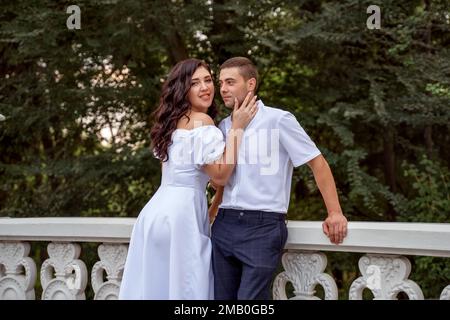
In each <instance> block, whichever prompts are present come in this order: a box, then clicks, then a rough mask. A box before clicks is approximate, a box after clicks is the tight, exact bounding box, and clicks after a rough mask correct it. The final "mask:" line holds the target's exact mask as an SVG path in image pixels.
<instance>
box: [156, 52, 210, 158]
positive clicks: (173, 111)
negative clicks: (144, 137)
mask: <svg viewBox="0 0 450 320" xmlns="http://www.w3.org/2000/svg"><path fill="white" fill-rule="evenodd" d="M199 67H205V69H206V70H208V72H209V73H210V74H211V69H210V68H209V66H208V65H207V64H206V62H204V61H202V60H199V59H186V60H183V61H180V62H178V63H177V64H176V65H175V66H174V67H173V68H172V70H171V71H170V73H169V75H168V77H167V80H166V81H165V82H164V84H163V87H162V90H161V98H160V100H159V106H158V108H156V110H155V111H154V112H153V113H152V117H153V118H154V123H153V126H152V129H151V132H150V137H151V141H152V145H151V148H152V149H153V154H154V155H155V156H156V157H157V158H159V159H160V160H161V161H163V162H164V161H167V160H169V154H168V149H169V146H170V145H171V144H172V133H173V132H174V131H175V129H176V128H177V123H178V120H180V119H181V118H182V117H183V116H184V115H186V116H187V113H188V111H189V109H190V108H191V103H190V102H189V99H188V93H189V89H190V88H191V82H192V81H191V80H192V75H193V74H194V72H195V71H196V70H197V69H198V68H199ZM211 75H212V74H211ZM208 115H209V116H210V117H211V118H213V119H214V118H215V117H216V115H217V107H216V104H215V101H214V100H213V101H212V104H211V106H210V107H209V108H208ZM188 119H189V117H188ZM189 120H190V119H189Z"/></svg>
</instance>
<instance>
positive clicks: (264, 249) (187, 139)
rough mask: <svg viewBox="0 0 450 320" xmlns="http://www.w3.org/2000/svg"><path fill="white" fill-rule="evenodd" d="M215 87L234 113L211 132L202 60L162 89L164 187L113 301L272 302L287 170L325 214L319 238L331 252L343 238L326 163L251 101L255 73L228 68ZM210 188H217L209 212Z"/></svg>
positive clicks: (283, 115)
mask: <svg viewBox="0 0 450 320" xmlns="http://www.w3.org/2000/svg"><path fill="white" fill-rule="evenodd" d="M219 85H220V95H221V97H222V99H223V102H224V105H225V106H226V107H227V108H228V109H230V110H231V114H230V116H229V117H227V118H225V119H224V120H222V121H221V122H220V124H219V126H218V127H216V126H215V123H214V117H215V115H216V106H215V103H214V91H215V89H214V80H213V76H212V74H211V70H210V68H209V66H208V65H207V64H206V63H205V62H203V61H201V60H197V59H187V60H184V61H181V62H179V63H178V64H177V65H176V66H175V67H173V69H172V70H171V72H170V73H169V76H168V78H167V80H166V82H165V83H164V85H163V88H162V94H161V98H160V103H159V107H158V108H157V110H156V111H155V114H154V116H155V124H154V125H153V127H152V130H151V139H152V147H153V153H154V155H155V156H156V157H157V158H158V159H160V160H161V163H162V178H161V185H160V187H159V188H158V190H157V192H156V193H155V194H154V195H153V197H152V198H151V199H150V200H149V202H148V203H147V204H146V205H145V207H144V208H143V209H142V211H141V212H140V214H139V216H138V218H137V220H136V223H135V225H134V227H133V231H132V234H131V239H130V245H129V250H128V256H127V259H126V263H125V267H124V273H123V278H122V283H121V287H120V293H119V299H133V300H135V299H152V300H154V299H155V300H166V299H171V300H172V299H174V300H184V299H189V300H197V299H201V300H206V299H217V300H250V299H252V300H253V299H258V300H266V299H270V283H271V280H272V277H273V275H274V272H275V270H276V268H277V266H278V264H279V262H280V258H281V253H282V250H283V247H284V245H285V243H286V240H287V227H286V213H287V209H288V204H289V197H290V189H291V180H292V172H293V168H294V167H298V166H301V165H303V164H307V165H308V166H309V167H310V168H311V169H312V171H313V174H314V178H315V181H316V183H317V186H318V188H319V190H320V192H321V194H322V197H323V200H324V203H325V206H326V208H327V212H328V216H327V218H326V219H325V221H324V223H323V232H324V233H325V234H326V235H327V236H328V237H329V239H330V241H331V242H333V243H335V244H339V243H341V242H342V241H343V239H344V237H345V236H346V234H347V220H346V218H345V217H344V215H343V214H342V210H341V207H340V204H339V200H338V196H337V191H336V186H335V183H334V179H333V175H332V173H331V170H330V168H329V166H328V163H327V162H326V160H325V159H324V157H323V156H322V155H321V152H320V151H319V149H318V148H317V147H316V145H315V144H314V142H313V141H312V140H311V139H310V137H309V136H308V135H307V134H306V132H305V131H304V130H303V128H302V127H301V126H300V124H299V123H298V121H297V120H296V118H295V117H294V116H293V115H292V114H291V113H289V112H287V111H283V110H281V109H276V108H271V107H269V106H265V105H264V104H263V102H262V101H261V100H260V99H257V96H256V91H257V88H258V85H259V77H258V71H257V69H256V67H255V65H254V64H253V63H252V62H251V61H250V60H249V59H247V58H244V57H235V58H231V59H229V60H227V61H225V62H224V63H223V64H222V65H221V66H220V74H219ZM268 159H269V161H267V160H268ZM271 159H272V160H273V159H275V160H274V161H275V162H276V165H275V166H273V163H270V162H271V161H270V160H271ZM268 164H269V165H270V166H271V167H270V168H267V166H268ZM274 168H275V169H274ZM209 181H211V183H212V184H213V185H214V186H215V188H216V194H215V196H214V199H213V202H212V204H211V206H210V208H208V202H207V198H206V193H205V191H206V187H207V184H208V182H209ZM211 222H212V225H211V224H210V223H211Z"/></svg>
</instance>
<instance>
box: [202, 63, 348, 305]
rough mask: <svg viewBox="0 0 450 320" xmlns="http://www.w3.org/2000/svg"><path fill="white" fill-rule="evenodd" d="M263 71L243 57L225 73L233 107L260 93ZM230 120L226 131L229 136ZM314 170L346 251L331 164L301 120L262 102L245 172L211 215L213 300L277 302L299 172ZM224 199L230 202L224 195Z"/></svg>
mask: <svg viewBox="0 0 450 320" xmlns="http://www.w3.org/2000/svg"><path fill="white" fill-rule="evenodd" d="M258 80H259V79H258V71H257V69H256V67H255V66H254V65H253V63H252V62H251V61H250V60H249V59H247V58H244V57H235V58H231V59H229V60H227V61H225V62H224V63H223V64H222V65H221V67H220V75H219V83H220V94H221V96H222V99H223V101H224V104H225V106H226V107H227V108H230V109H232V108H233V106H234V104H235V98H237V100H238V102H239V104H241V103H242V102H243V101H244V99H245V98H246V96H247V95H248V92H252V93H253V94H255V92H256V90H257V87H258V84H259V83H258ZM230 127H231V116H229V117H227V118H225V119H224V120H222V122H221V123H220V124H219V128H220V129H221V130H222V132H223V133H224V135H226V134H227V132H228V130H229V129H230ZM305 163H306V164H308V166H309V167H310V168H311V169H312V171H313V173H314V178H315V180H316V183H317V186H318V188H319V190H320V192H321V194H322V197H323V200H324V202H325V205H326V208H327V211H328V217H327V218H326V219H325V221H324V223H323V231H324V233H325V234H326V235H327V236H328V237H329V238H330V240H331V242H333V243H335V244H339V243H341V242H342V241H343V239H344V237H345V236H346V234H347V219H346V218H345V217H344V215H343V214H342V210H341V207H340V204H339V200H338V196H337V191H336V186H335V183H334V179H333V175H332V173H331V170H330V167H329V166H328V163H327V162H326V160H325V159H324V157H323V156H322V155H321V153H320V151H319V150H318V149H317V147H316V145H315V144H314V142H312V140H311V139H310V138H309V136H308V135H307V134H306V132H305V131H304V130H303V128H302V127H301V126H300V124H299V123H298V122H297V120H296V119H295V117H294V116H293V115H292V114H291V113H289V112H286V111H283V110H280V109H275V108H271V107H268V106H265V105H264V103H263V102H262V101H261V100H259V101H258V111H257V113H256V115H255V118H254V119H253V120H252V121H251V122H250V123H249V125H248V126H247V128H246V130H245V131H244V138H243V140H242V144H241V146H240V150H239V158H238V165H237V166H236V169H235V172H234V173H233V175H232V177H231V179H230V180H229V182H228V184H227V185H226V186H225V187H224V188H223V189H222V188H218V190H217V194H216V197H215V198H216V199H215V201H214V203H213V205H212V207H211V208H210V212H214V211H215V210H214V209H215V206H217V205H218V204H219V203H220V201H221V204H220V208H219V209H218V213H217V216H216V217H215V220H214V224H213V226H212V235H211V240H212V245H213V258H212V260H213V270H214V286H215V289H214V293H215V299H218V300H236V299H239V300H249V299H270V296H271V295H270V282H271V280H272V276H273V274H274V272H275V270H276V268H277V266H278V264H279V262H280V258H281V252H282V249H283V247H284V245H285V243H286V240H287V227H286V223H285V217H286V213H287V209H288V205H289V197H290V189H291V181H292V171H293V167H294V166H295V167H298V166H301V165H302V164H305ZM222 194H223V195H222Z"/></svg>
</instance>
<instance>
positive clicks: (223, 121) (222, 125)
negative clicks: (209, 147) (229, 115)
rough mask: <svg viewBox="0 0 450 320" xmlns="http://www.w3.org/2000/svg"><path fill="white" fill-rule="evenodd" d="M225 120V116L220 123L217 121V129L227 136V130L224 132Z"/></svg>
mask: <svg viewBox="0 0 450 320" xmlns="http://www.w3.org/2000/svg"><path fill="white" fill-rule="evenodd" d="M225 120H226V118H225V119H223V120H222V121H220V123H219V129H220V131H222V134H223V136H224V137H226V136H227V132H226V131H227V130H226V128H225Z"/></svg>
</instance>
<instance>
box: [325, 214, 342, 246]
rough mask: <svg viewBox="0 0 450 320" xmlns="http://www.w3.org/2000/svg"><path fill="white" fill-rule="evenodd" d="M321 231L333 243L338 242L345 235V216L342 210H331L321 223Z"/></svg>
mask: <svg viewBox="0 0 450 320" xmlns="http://www.w3.org/2000/svg"><path fill="white" fill-rule="evenodd" d="M322 229H323V232H324V233H325V234H326V235H327V237H328V238H330V241H331V242H332V243H334V244H340V243H342V241H343V240H344V238H345V237H346V236H347V218H345V216H344V215H343V214H342V212H333V213H330V214H329V215H328V217H327V218H326V219H325V221H324V222H323V223H322Z"/></svg>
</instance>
